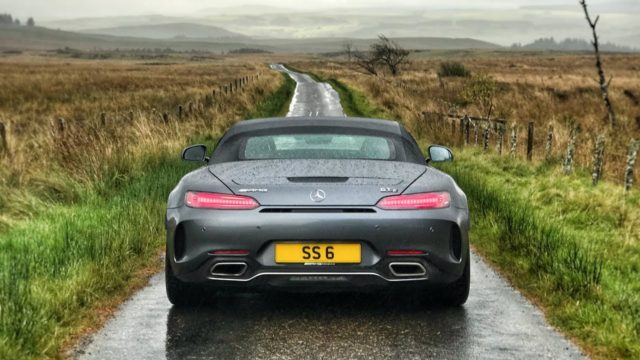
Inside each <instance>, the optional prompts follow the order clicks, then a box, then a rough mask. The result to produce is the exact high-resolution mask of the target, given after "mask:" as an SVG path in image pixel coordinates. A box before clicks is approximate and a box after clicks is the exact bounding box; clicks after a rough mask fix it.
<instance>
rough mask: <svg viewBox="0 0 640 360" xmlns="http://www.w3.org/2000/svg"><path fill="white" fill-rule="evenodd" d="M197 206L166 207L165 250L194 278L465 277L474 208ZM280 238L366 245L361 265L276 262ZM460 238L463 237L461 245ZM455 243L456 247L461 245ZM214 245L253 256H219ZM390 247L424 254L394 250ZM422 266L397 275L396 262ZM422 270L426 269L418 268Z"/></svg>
mask: <svg viewBox="0 0 640 360" xmlns="http://www.w3.org/2000/svg"><path fill="white" fill-rule="evenodd" d="M263 209H264V208H258V209H255V210H249V211H229V210H224V211H218V210H198V209H192V208H188V207H181V208H176V209H169V210H168V212H167V256H168V257H169V260H170V264H171V268H172V270H173V272H174V274H175V276H176V277H178V278H179V279H180V280H182V281H186V282H193V283H209V284H214V285H220V286H241V287H322V286H325V287H331V288H341V287H377V286H397V287H407V286H408V287H412V286H426V285H432V284H436V285H437V284H447V283H451V282H453V281H455V280H457V279H458V278H459V277H460V276H461V275H462V271H463V268H464V264H465V263H466V261H467V254H468V246H469V245H468V244H469V242H468V229H469V218H468V211H467V210H465V209H458V208H454V207H451V208H447V209H440V210H427V211H424V210H411V211H385V210H380V209H377V208H375V212H362V213H360V212H354V213H350V212H342V213H333V212H303V213H272V212H262V211H261V210H263ZM277 242H310V243H315V242H321V243H328V242H331V243H355V242H357V243H360V244H361V249H362V250H361V251H362V252H361V263H360V264H335V265H304V264H277V263H276V262H275V244H276V243H277ZM454 242H458V245H455V244H454ZM456 246H457V248H456ZM216 250H246V251H248V255H243V256H217V255H211V252H213V251H216ZM388 250H422V251H424V254H423V255H413V256H389V255H387V251H388ZM398 262H400V263H408V264H413V265H412V266H414V265H415V266H416V267H415V269H416V272H415V274H409V275H407V274H397V273H394V271H392V269H391V268H390V266H389V265H390V264H392V263H398ZM225 263H237V264H246V268H245V269H243V271H242V272H241V273H238V274H233V275H221V274H219V273H218V272H217V271H214V273H218V274H212V268H213V267H214V266H215V265H216V264H225ZM419 269H423V270H424V271H420V270H419Z"/></svg>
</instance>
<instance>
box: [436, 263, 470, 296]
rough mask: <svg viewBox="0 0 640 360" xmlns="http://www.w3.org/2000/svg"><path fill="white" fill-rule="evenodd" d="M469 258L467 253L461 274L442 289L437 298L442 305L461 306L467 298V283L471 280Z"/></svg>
mask: <svg viewBox="0 0 640 360" xmlns="http://www.w3.org/2000/svg"><path fill="white" fill-rule="evenodd" d="M470 263H471V259H470V258H469V254H467V262H466V264H465V266H464V270H463V271H462V276H460V278H459V279H458V280H456V281H455V282H453V283H452V284H450V285H448V286H447V287H446V288H444V289H442V292H441V293H440V296H439V300H440V303H441V304H442V305H444V306H450V307H455V306H461V305H463V304H464V303H465V302H467V298H469V285H470V282H471V265H470Z"/></svg>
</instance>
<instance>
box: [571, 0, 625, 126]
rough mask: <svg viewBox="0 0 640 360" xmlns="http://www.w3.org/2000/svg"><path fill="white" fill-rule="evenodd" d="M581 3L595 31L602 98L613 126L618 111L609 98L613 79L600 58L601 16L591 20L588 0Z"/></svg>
mask: <svg viewBox="0 0 640 360" xmlns="http://www.w3.org/2000/svg"><path fill="white" fill-rule="evenodd" d="M579 1H580V5H582V8H583V9H584V15H585V16H586V18H587V22H588V23H589V27H591V32H592V33H593V40H592V41H591V44H592V45H593V50H594V51H595V54H596V68H597V69H598V78H599V79H598V81H599V83H600V92H601V93H602V99H603V100H604V105H605V107H606V108H607V114H608V117H609V124H610V125H611V126H612V127H615V126H616V125H617V120H616V113H615V112H614V111H613V104H612V103H611V100H610V99H609V84H611V79H609V81H607V79H606V77H605V75H604V70H603V68H602V60H601V58H600V44H599V42H598V34H597V33H596V26H597V25H598V20H600V16H599V15H598V16H596V19H595V20H591V16H590V15H589V11H588V10H587V2H586V0H579Z"/></svg>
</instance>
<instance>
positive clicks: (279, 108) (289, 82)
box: [248, 73, 296, 119]
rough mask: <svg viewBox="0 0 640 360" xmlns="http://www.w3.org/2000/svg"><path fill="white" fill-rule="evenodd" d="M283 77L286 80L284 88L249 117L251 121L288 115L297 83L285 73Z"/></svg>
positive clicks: (279, 89)
mask: <svg viewBox="0 0 640 360" xmlns="http://www.w3.org/2000/svg"><path fill="white" fill-rule="evenodd" d="M282 77H283V78H284V80H283V84H282V86H280V88H278V90H276V92H275V93H274V94H273V95H272V96H270V97H269V98H268V99H267V100H266V101H264V102H263V103H262V104H260V106H258V107H257V108H256V110H255V111H254V112H252V113H251V115H250V116H249V117H248V118H249V119H259V118H265V117H273V116H285V115H287V112H288V111H289V104H291V98H292V97H293V93H294V91H295V90H296V82H295V81H294V80H293V79H292V78H291V77H290V76H289V75H287V74H284V73H283V74H282Z"/></svg>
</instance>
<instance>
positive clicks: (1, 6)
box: [0, 0, 640, 19]
mask: <svg viewBox="0 0 640 360" xmlns="http://www.w3.org/2000/svg"><path fill="white" fill-rule="evenodd" d="M634 1H635V2H637V1H640V0H589V1H588V3H589V4H592V5H595V6H596V7H599V6H598V5H603V4H608V3H621V2H623V3H624V2H628V3H633V2H634ZM577 3H578V0H538V1H535V0H455V1H453V0H393V1H392V2H390V1H389V0H348V1H347V0H314V1H305V0H295V1H290V0H270V1H268V2H261V1H258V0H0V13H2V12H8V13H11V14H13V15H14V16H17V17H21V18H24V17H28V16H33V17H37V18H40V19H65V18H75V17H86V16H91V17H94V16H113V15H117V16H122V15H143V14H163V15H186V14H194V13H197V11H198V10H201V9H204V8H216V7H235V6H241V5H251V4H262V5H267V4H268V5H270V6H277V7H285V8H294V9H314V8H334V7H389V6H393V7H419V8H425V9H428V8H434V9H435V8H437V9H443V8H474V9H475V8H478V9H495V8H499V9H510V8H517V7H520V6H540V5H577Z"/></svg>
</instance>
